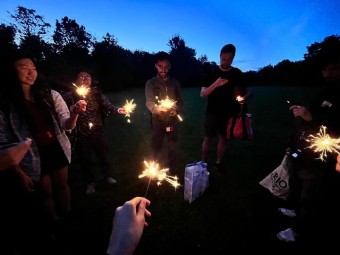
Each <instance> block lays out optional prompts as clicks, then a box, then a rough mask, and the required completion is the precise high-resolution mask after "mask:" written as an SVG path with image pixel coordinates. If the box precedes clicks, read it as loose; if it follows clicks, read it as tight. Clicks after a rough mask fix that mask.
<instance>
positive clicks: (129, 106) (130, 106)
mask: <svg viewBox="0 0 340 255" xmlns="http://www.w3.org/2000/svg"><path fill="white" fill-rule="evenodd" d="M136 106H137V105H136V104H135V103H134V102H133V99H131V101H129V100H126V101H125V105H124V106H123V108H124V110H125V117H127V118H128V119H127V122H128V123H131V121H130V116H131V113H133V111H134V110H135V108H136Z"/></svg>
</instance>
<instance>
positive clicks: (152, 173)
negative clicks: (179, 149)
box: [138, 161, 180, 196]
mask: <svg viewBox="0 0 340 255" xmlns="http://www.w3.org/2000/svg"><path fill="white" fill-rule="evenodd" d="M144 165H145V167H146V168H145V169H144V171H143V172H142V174H140V175H139V176H138V178H143V177H149V184H148V187H147V189H146V192H145V195H144V196H146V193H147V191H148V189H149V185H150V182H151V180H157V185H161V184H162V181H167V182H168V183H170V184H171V185H172V186H173V187H174V188H175V189H176V188H177V187H179V186H180V184H179V183H178V181H177V180H178V178H177V176H171V175H168V174H167V172H168V171H169V168H163V169H160V167H159V164H158V163H157V162H155V161H144Z"/></svg>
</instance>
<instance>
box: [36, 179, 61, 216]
mask: <svg viewBox="0 0 340 255" xmlns="http://www.w3.org/2000/svg"><path fill="white" fill-rule="evenodd" d="M40 187H41V190H42V192H43V204H44V207H45V210H46V213H47V216H48V217H49V219H51V220H57V219H59V216H58V214H57V212H56V208H55V204H54V199H53V196H52V182H51V177H50V175H45V176H43V177H41V179H40Z"/></svg>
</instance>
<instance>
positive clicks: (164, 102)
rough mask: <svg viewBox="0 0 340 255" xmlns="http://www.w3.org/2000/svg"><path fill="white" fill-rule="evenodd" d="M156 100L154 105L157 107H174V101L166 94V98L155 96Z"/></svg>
mask: <svg viewBox="0 0 340 255" xmlns="http://www.w3.org/2000/svg"><path fill="white" fill-rule="evenodd" d="M156 100H157V104H156V106H158V107H162V108H165V109H168V110H170V109H171V108H175V107H176V101H175V100H173V99H171V98H169V97H168V96H166V98H165V99H162V100H158V97H156Z"/></svg>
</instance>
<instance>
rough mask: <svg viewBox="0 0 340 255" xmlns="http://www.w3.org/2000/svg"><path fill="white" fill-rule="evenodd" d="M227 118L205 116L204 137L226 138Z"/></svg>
mask: <svg viewBox="0 0 340 255" xmlns="http://www.w3.org/2000/svg"><path fill="white" fill-rule="evenodd" d="M228 119H229V117H228V116H216V115H211V114H206V115H205V122H204V135H205V136H206V137H215V136H216V135H220V136H226V131H227V122H228Z"/></svg>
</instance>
